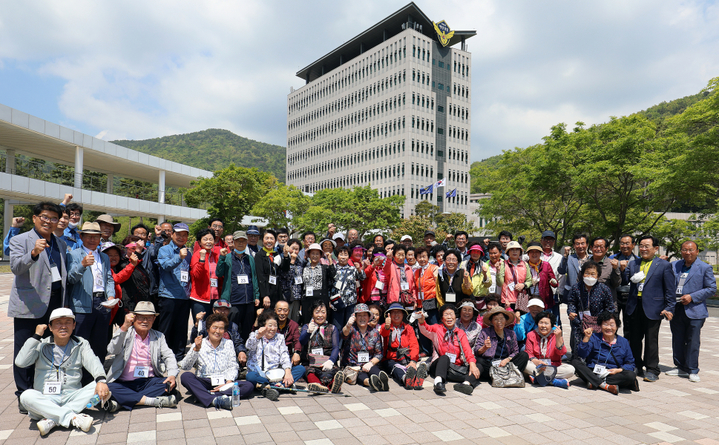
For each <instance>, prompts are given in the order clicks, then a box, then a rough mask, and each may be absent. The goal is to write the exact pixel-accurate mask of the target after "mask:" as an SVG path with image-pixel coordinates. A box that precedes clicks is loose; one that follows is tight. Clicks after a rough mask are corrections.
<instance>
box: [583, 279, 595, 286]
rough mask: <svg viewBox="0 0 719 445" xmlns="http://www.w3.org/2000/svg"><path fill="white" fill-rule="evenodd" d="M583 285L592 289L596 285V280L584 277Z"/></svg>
mask: <svg viewBox="0 0 719 445" xmlns="http://www.w3.org/2000/svg"><path fill="white" fill-rule="evenodd" d="M584 284H586V285H587V286H589V287H592V286H594V285H595V284H597V279H596V278H594V277H584Z"/></svg>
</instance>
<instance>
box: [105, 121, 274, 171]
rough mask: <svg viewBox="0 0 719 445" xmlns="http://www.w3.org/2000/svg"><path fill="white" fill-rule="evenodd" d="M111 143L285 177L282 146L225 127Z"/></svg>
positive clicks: (206, 165)
mask: <svg viewBox="0 0 719 445" xmlns="http://www.w3.org/2000/svg"><path fill="white" fill-rule="evenodd" d="M112 143H113V144H117V145H122V146H123V147H127V148H131V149H133V150H137V151H141V152H143V153H147V154H151V155H153V156H157V157H159V158H163V159H167V160H170V161H175V162H180V163H182V164H187V165H191V166H193V167H195V168H201V169H203V170H209V171H216V170H220V169H222V168H225V167H227V166H228V165H230V163H232V162H234V163H235V165H237V166H239V167H248V168H251V167H257V169H258V170H260V171H263V172H268V173H271V174H273V175H274V176H275V177H276V178H277V179H279V180H280V181H284V180H285V147H280V146H279V145H272V144H265V143H264V142H257V141H253V140H252V139H247V138H244V137H242V136H238V135H236V134H234V133H232V132H231V131H228V130H220V129H216V128H211V129H209V130H205V131H198V132H195V133H188V134H176V135H173V136H164V137H161V138H154V139H146V140H144V141H112Z"/></svg>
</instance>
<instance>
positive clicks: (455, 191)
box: [445, 189, 457, 198]
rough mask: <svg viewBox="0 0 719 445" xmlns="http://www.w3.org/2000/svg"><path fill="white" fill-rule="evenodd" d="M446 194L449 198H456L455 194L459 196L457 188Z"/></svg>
mask: <svg viewBox="0 0 719 445" xmlns="http://www.w3.org/2000/svg"><path fill="white" fill-rule="evenodd" d="M445 196H446V197H447V198H454V197H455V196H457V189H454V190H452V191H449V192H447V194H446V195H445Z"/></svg>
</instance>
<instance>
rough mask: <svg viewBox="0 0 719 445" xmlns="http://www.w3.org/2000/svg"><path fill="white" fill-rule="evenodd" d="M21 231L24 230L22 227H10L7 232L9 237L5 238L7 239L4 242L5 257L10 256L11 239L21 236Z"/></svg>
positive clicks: (3, 252) (3, 251)
mask: <svg viewBox="0 0 719 445" xmlns="http://www.w3.org/2000/svg"><path fill="white" fill-rule="evenodd" d="M20 230H22V228H21V227H10V230H8V231H7V236H5V239H4V240H3V242H2V254H3V256H4V257H9V256H10V238H12V237H13V236H15V235H19V234H20Z"/></svg>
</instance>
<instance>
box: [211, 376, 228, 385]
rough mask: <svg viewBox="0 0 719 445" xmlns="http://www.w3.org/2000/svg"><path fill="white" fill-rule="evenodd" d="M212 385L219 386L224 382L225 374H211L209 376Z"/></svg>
mask: <svg viewBox="0 0 719 445" xmlns="http://www.w3.org/2000/svg"><path fill="white" fill-rule="evenodd" d="M210 382H211V383H212V386H220V385H224V384H225V376H223V375H222V374H213V375H211V376H210Z"/></svg>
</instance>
